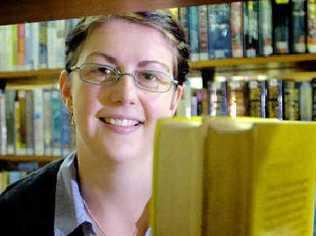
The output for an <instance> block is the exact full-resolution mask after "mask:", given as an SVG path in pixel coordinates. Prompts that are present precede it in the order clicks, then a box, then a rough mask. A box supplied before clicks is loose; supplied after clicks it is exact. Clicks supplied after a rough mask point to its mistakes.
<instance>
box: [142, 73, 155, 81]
mask: <svg viewBox="0 0 316 236" xmlns="http://www.w3.org/2000/svg"><path fill="white" fill-rule="evenodd" d="M140 75H141V78H142V79H144V80H148V81H154V80H158V79H159V76H158V75H157V74H156V73H154V72H147V71H144V72H141V73H140Z"/></svg>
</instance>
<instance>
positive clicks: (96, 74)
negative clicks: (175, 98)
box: [70, 63, 178, 93]
mask: <svg viewBox="0 0 316 236" xmlns="http://www.w3.org/2000/svg"><path fill="white" fill-rule="evenodd" d="M75 70H79V76H80V79H81V80H82V81H84V82H86V83H89V84H95V85H108V86H111V85H113V84H115V83H116V82H117V81H119V80H120V79H121V77H122V76H124V75H129V76H131V77H133V79H134V81H135V85H136V87H138V88H140V89H143V90H146V91H149V92H153V93H164V92H168V91H169V90H170V88H171V87H172V86H173V85H174V86H177V85H178V81H176V80H174V79H173V77H172V76H171V75H170V74H167V73H164V72H161V71H155V70H140V71H135V72H134V73H133V74H131V73H121V72H120V71H118V70H117V69H116V68H113V67H111V66H108V65H101V64H96V63H84V64H82V65H81V66H73V67H71V68H70V71H71V72H72V71H75Z"/></svg>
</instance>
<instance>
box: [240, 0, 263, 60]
mask: <svg viewBox="0 0 316 236" xmlns="http://www.w3.org/2000/svg"><path fill="white" fill-rule="evenodd" d="M258 4H259V3H258V1H253V0H250V1H244V2H243V10H244V50H245V51H244V55H245V57H256V56H257V55H258V54H259V44H258V43H259V32H258V30H259V28H258Z"/></svg>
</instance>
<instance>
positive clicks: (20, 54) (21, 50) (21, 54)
mask: <svg viewBox="0 0 316 236" xmlns="http://www.w3.org/2000/svg"><path fill="white" fill-rule="evenodd" d="M17 31H18V39H17V68H18V69H23V68H24V66H25V60H24V59H25V24H18V25H17Z"/></svg>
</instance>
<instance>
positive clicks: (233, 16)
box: [230, 2, 244, 57]
mask: <svg viewBox="0 0 316 236" xmlns="http://www.w3.org/2000/svg"><path fill="white" fill-rule="evenodd" d="M242 6H243V3H242V2H232V3H231V6H230V7H231V11H230V29H231V39H232V57H243V56H244V33H243V32H244V31H243V7H242Z"/></svg>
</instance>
